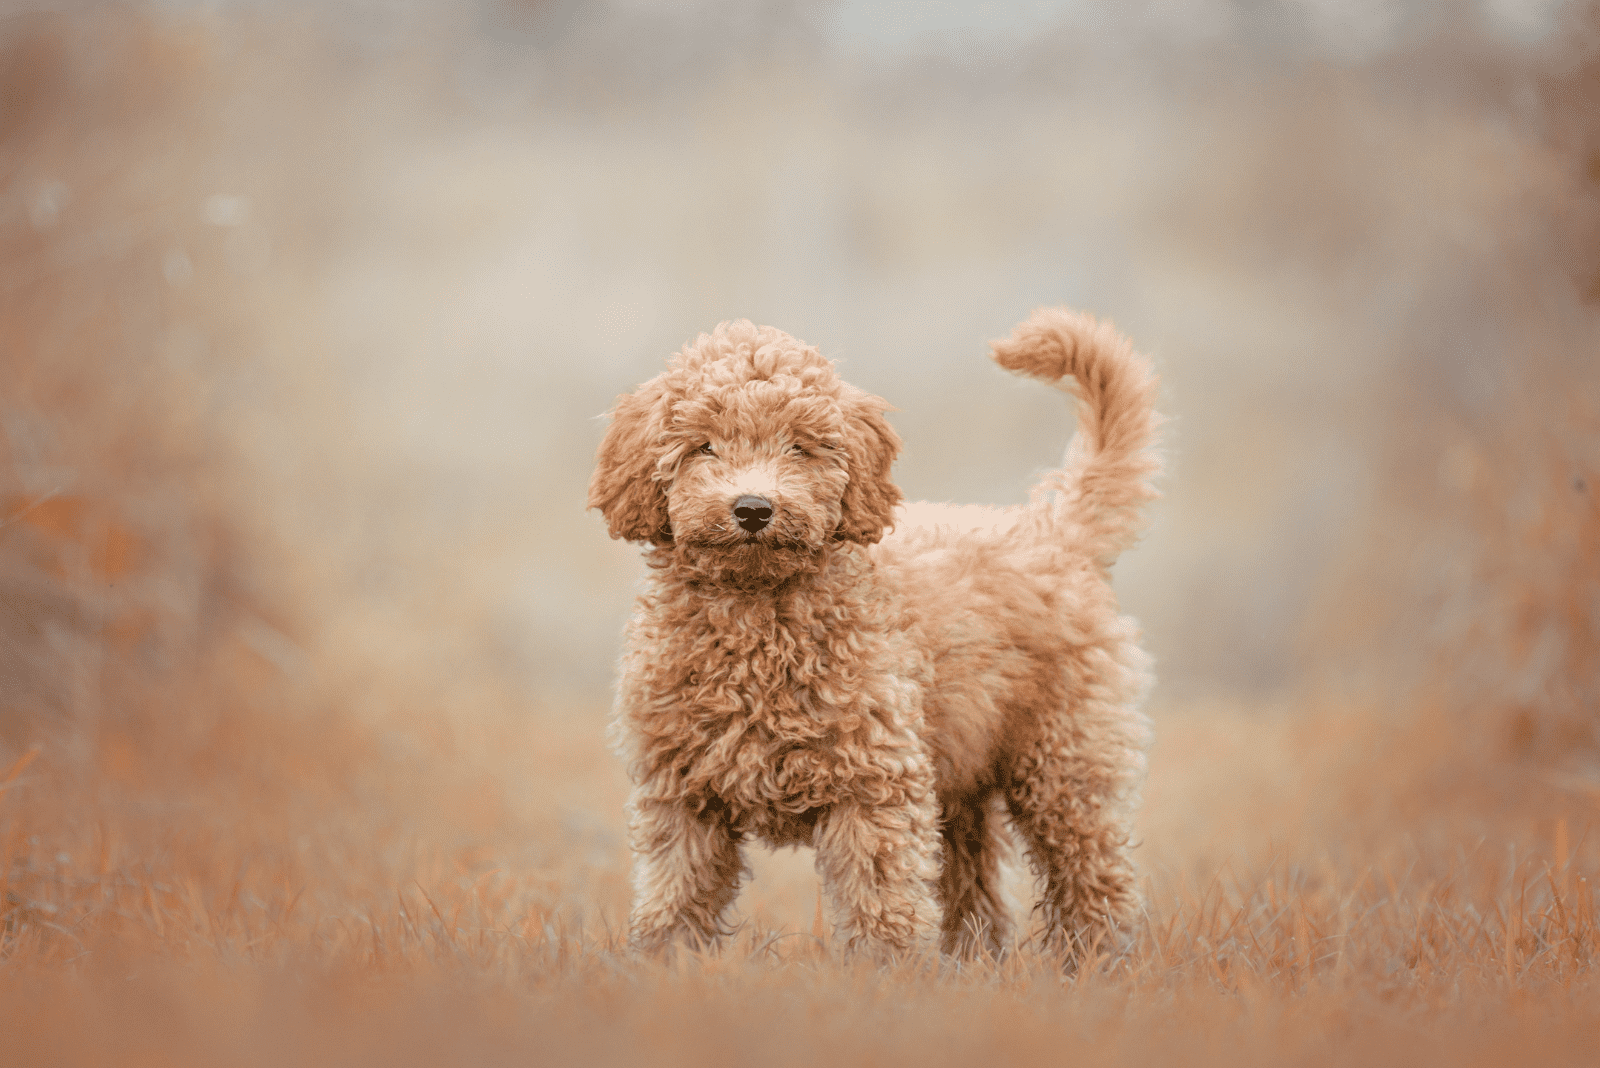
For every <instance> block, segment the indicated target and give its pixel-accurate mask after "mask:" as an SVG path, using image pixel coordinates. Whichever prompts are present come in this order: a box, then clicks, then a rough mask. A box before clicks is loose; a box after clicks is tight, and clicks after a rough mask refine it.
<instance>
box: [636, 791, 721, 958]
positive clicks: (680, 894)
mask: <svg viewBox="0 0 1600 1068" xmlns="http://www.w3.org/2000/svg"><path fill="white" fill-rule="evenodd" d="M642 794H643V791H642V790H638V791H635V792H634V796H633V798H632V799H631V800H630V801H629V802H628V832H629V833H628V836H629V841H630V844H631V845H632V847H633V912H632V914H631V915H630V917H629V920H628V928H629V940H630V942H631V943H632V945H633V947H634V948H635V949H639V950H643V951H645V952H654V951H656V950H658V949H661V948H663V947H664V946H666V945H668V944H669V943H670V942H671V941H672V940H673V939H674V938H675V937H678V936H680V935H681V936H683V937H684V938H685V940H686V941H688V943H689V944H690V945H692V946H694V947H696V948H699V947H703V946H709V945H712V944H714V943H715V942H716V941H717V939H719V938H720V937H722V936H723V935H725V934H729V933H731V932H730V930H729V928H728V926H727V924H726V922H725V920H724V918H723V914H724V913H725V912H726V911H727V909H728V906H729V905H731V904H733V899H734V897H735V896H736V895H737V894H738V893H739V883H740V881H741V879H742V878H743V877H744V875H745V864H744V857H743V855H742V853H741V852H740V849H739V840H738V838H737V837H736V836H735V835H734V834H733V833H732V831H731V830H730V829H729V827H728V826H727V823H726V821H724V820H722V819H720V818H718V817H717V816H715V815H707V814H704V813H696V812H694V811H692V810H690V809H689V808H688V807H686V806H685V805H684V804H682V803H673V802H665V801H660V800H655V799H652V798H649V797H645V796H641V795H642Z"/></svg>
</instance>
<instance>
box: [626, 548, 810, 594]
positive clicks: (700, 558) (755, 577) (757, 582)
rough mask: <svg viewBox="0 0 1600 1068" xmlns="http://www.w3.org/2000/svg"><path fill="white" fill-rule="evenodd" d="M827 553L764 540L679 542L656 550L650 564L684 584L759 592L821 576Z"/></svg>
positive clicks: (649, 559) (649, 558) (650, 554)
mask: <svg viewBox="0 0 1600 1068" xmlns="http://www.w3.org/2000/svg"><path fill="white" fill-rule="evenodd" d="M826 552H827V549H826V547H825V546H815V545H808V544H805V543H798V544H796V543H791V542H779V541H776V540H771V539H764V538H748V539H745V540H743V541H737V542H731V543H730V542H694V541H675V542H673V543H672V544H671V545H665V546H659V547H656V548H654V549H652V550H651V551H650V553H649V556H648V557H647V561H648V563H649V565H650V566H651V567H652V568H655V569H657V570H659V571H670V572H672V573H673V575H674V577H675V578H676V579H678V580H680V581H685V582H691V583H694V584H696V585H710V586H727V587H728V588H729V589H732V590H756V589H767V588H771V587H775V586H779V585H782V584H783V583H785V582H789V581H791V580H793V579H796V578H798V577H801V576H804V575H815V574H817V573H818V572H820V571H821V570H822V567H823V565H824V563H825V554H826Z"/></svg>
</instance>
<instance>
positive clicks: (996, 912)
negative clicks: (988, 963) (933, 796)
mask: <svg viewBox="0 0 1600 1068" xmlns="http://www.w3.org/2000/svg"><path fill="white" fill-rule="evenodd" d="M992 800H993V798H992V795H991V796H990V797H982V798H975V797H959V798H956V797H950V798H946V799H945V802H944V820H943V823H944V828H943V829H944V867H943V870H942V871H941V872H940V875H939V900H940V903H941V904H942V905H943V906H944V924H943V928H942V930H941V932H940V948H941V949H943V951H944V952H945V953H948V954H951V955H954V956H962V957H970V956H975V955H976V954H977V953H978V951H979V947H982V949H983V951H984V952H987V953H988V954H989V955H990V956H991V957H994V958H996V959H998V958H999V957H1000V955H1001V954H1002V953H1004V952H1005V950H1006V948H1007V946H1008V945H1009V944H1010V941H1011V910H1010V908H1009V907H1008V906H1007V904H1006V901H1005V895H1004V894H1003V892H1002V888H1001V883H1000V878H1001V877H1000V857H1001V854H1002V853H1003V852H1004V851H1005V847H1006V843H1005V840H1004V837H1003V836H1004V834H1005V829H1004V827H1003V825H1002V823H1001V817H1000V815H999V813H997V812H995V811H993V809H994V805H993V804H991V801H992Z"/></svg>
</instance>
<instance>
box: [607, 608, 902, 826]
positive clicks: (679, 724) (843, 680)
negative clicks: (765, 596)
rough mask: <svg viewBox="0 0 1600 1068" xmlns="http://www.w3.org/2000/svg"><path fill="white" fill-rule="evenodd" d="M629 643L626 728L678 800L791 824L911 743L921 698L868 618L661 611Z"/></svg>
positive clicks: (797, 612)
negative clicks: (872, 758)
mask: <svg viewBox="0 0 1600 1068" xmlns="http://www.w3.org/2000/svg"><path fill="white" fill-rule="evenodd" d="M653 607H655V608H656V609H657V611H656V612H654V613H652V616H653V618H648V617H647V621H645V625H644V626H641V627H640V628H639V630H638V631H637V632H636V633H635V634H634V635H633V636H632V640H631V641H630V654H629V655H630V661H631V663H630V665H629V674H630V675H632V676H633V678H632V680H631V684H632V685H634V686H636V687H638V688H639V689H640V690H642V691H643V692H641V693H639V694H638V696H639V697H641V698H644V700H642V701H638V702H629V705H631V707H632V709H633V713H632V715H633V716H634V718H635V719H636V722H634V723H631V724H629V727H630V729H631V730H632V731H633V732H635V737H637V738H638V739H639V740H640V741H641V742H642V743H643V745H642V747H641V752H640V756H641V757H643V758H644V760H643V763H644V766H645V768H646V769H647V770H648V772H649V773H650V774H651V776H652V777H653V778H656V777H658V776H659V778H657V781H665V782H672V783H675V784H676V786H675V792H678V793H679V795H680V796H681V797H683V798H684V799H685V800H690V801H693V799H694V798H695V797H697V796H698V797H715V798H718V799H720V801H722V802H724V803H727V804H729V805H731V806H733V807H734V808H735V809H736V810H741V811H745V812H753V811H756V810H769V811H772V812H774V813H785V814H790V815H796V816H797V815H800V814H803V813H805V812H807V811H809V810H812V809H815V808H818V807H820V806H825V805H828V804H831V803H832V802H834V801H835V800H837V799H838V798H839V796H840V793H841V791H842V790H843V789H845V788H846V787H847V786H848V784H849V783H851V781H852V780H859V779H860V777H861V774H862V772H861V767H860V765H861V764H862V754H863V753H865V752H867V751H869V750H872V749H874V748H878V747H890V748H899V747H903V746H905V745H906V744H908V741H907V740H908V738H909V737H911V736H913V735H914V734H915V733H916V730H915V723H914V722H913V720H914V719H915V718H916V717H917V715H918V707H919V702H918V701H917V699H916V690H917V688H916V684H915V682H914V681H912V680H910V679H907V678H904V677H902V676H903V674H904V673H903V672H902V671H900V670H897V669H898V668H900V667H901V665H900V664H899V663H898V661H899V659H900V656H899V652H898V649H897V637H898V636H897V634H896V632H895V631H894V629H893V628H892V627H891V626H888V625H887V624H888V622H889V620H888V618H887V617H886V615H885V613H883V612H881V611H875V610H873V609H875V608H876V607H877V606H875V605H871V604H866V605H863V604H861V603H859V602H858V603H854V604H843V605H841V604H838V603H833V602H829V603H817V602H815V601H810V602H806V603H802V604H800V605H794V604H790V603H784V602H781V601H778V600H776V599H774V600H772V601H768V602H757V603H753V604H752V603H731V604H730V603H727V602H725V601H723V602H718V601H711V602H707V603H704V604H694V603H692V602H690V603H683V602H669V603H665V604H663V603H660V602H658V603H657V604H656V605H654V606H653Z"/></svg>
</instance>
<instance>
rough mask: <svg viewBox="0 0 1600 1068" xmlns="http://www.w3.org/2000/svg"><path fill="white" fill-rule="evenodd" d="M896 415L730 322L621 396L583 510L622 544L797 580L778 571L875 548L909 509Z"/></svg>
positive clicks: (808, 351) (792, 344)
mask: <svg viewBox="0 0 1600 1068" xmlns="http://www.w3.org/2000/svg"><path fill="white" fill-rule="evenodd" d="M888 407H889V406H888V404H886V403H885V402H884V401H883V400H882V399H881V398H878V397H874V396H872V395H871V394H868V393H864V392H862V391H861V390H859V389H857V388H855V387H854V386H852V385H850V384H849V383H847V382H845V381H843V380H842V379H840V378H839V376H838V375H837V374H836V373H835V372H834V369H833V364H832V362H831V361H829V360H826V359H824V358H823V357H822V355H821V354H820V353H819V352H818V351H817V350H816V349H815V348H812V347H810V346H808V345H806V344H804V343H803V342H800V341H798V340H796V339H795V338H792V337H790V336H789V335H788V334H785V333H783V332H782V331H781V330H776V329H774V328H772V327H770V326H761V327H758V326H756V325H755V324H753V323H751V322H749V321H747V320H739V321H737V322H731V323H723V324H722V325H720V326H718V327H717V328H716V329H715V330H713V331H712V332H711V333H709V334H701V335H700V336H699V337H698V338H696V339H695V340H694V341H693V342H691V343H689V344H687V345H685V346H684V347H683V351H682V352H680V353H678V354H677V355H676V356H674V357H673V358H672V361H671V363H670V365H669V367H668V369H667V370H666V371H665V372H663V373H662V374H660V375H658V376H656V377H655V378H653V379H651V380H650V381H649V382H646V383H645V384H644V385H642V386H640V387H639V389H638V390H637V391H636V392H634V393H631V394H628V395H627V396H624V397H622V398H620V399H619V400H618V402H617V406H616V408H615V409H614V410H613V411H612V413H611V414H612V420H611V426H610V428H609V429H607V431H606V435H605V439H604V440H603V441H602V442H601V443H600V451H599V454H598V456H597V457H596V464H595V472H594V478H593V479H592V480H591V481H590V483H589V507H591V508H598V509H600V511H601V513H602V514H603V515H604V516H605V518H606V523H607V524H608V525H609V527H610V530H611V536H612V537H614V538H623V539H625V540H628V541H644V542H650V543H652V544H654V545H657V546H669V545H670V546H673V547H675V548H678V549H682V550H685V551H688V552H693V553H695V554H696V555H698V556H700V557H710V558H712V559H714V560H715V562H716V565H717V570H719V571H727V572H733V573H742V572H753V571H759V572H767V573H771V572H773V571H784V570H789V569H790V568H788V567H786V566H785V565H784V563H783V562H784V561H791V562H798V561H799V560H801V559H803V558H805V557H808V556H815V555H816V554H817V553H818V552H820V551H821V550H822V549H823V548H825V547H826V546H827V545H828V544H830V543H832V542H835V541H853V542H860V543H863V544H870V543H872V542H875V541H877V540H878V539H879V538H881V537H882V536H883V532H884V530H885V529H886V528H887V527H888V526H889V524H890V522H891V519H892V514H893V510H894V507H895V505H897V504H898V503H900V499H901V498H900V491H899V489H898V488H897V487H896V486H895V485H894V483H893V482H891V481H889V466H890V464H891V463H893V461H894V458H895V456H896V455H897V454H898V453H899V451H900V438H899V436H898V435H896V434H895V432H894V429H893V428H892V427H890V426H889V424H888V423H887V422H886V421H885V420H884V418H883V413H884V411H885V410H887V409H888Z"/></svg>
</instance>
